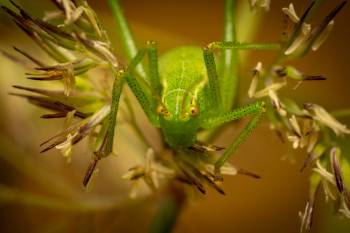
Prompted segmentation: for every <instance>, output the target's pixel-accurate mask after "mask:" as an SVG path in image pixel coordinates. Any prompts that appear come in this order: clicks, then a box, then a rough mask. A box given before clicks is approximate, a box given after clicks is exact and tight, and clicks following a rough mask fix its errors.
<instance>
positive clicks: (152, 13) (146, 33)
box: [0, 0, 350, 233]
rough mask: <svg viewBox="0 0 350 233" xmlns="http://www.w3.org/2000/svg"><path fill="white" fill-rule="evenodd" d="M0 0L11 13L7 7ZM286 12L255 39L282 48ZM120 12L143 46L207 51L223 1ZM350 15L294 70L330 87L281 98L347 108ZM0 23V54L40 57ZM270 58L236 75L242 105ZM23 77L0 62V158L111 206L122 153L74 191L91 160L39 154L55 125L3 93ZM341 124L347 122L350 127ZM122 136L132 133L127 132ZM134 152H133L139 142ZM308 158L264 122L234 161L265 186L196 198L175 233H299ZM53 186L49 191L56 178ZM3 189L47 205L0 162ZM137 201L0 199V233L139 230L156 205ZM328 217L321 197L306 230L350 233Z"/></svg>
mask: <svg viewBox="0 0 350 233" xmlns="http://www.w3.org/2000/svg"><path fill="white" fill-rule="evenodd" d="M0 2H1V3H3V4H6V5H8V3H7V2H6V1H2V0H1V1H0ZM4 2H5V3H4ZM17 2H18V3H20V4H21V5H22V6H23V7H25V8H26V9H28V10H29V11H30V12H32V13H33V14H41V13H40V12H41V10H42V9H43V8H45V9H47V8H52V5H51V4H50V3H49V1H48V0H45V1H44V0H40V1H39V0H36V1H29V0H27V1H26V0H22V1H17ZM335 2H339V1H328V2H327V4H325V6H324V8H322V12H321V13H320V16H322V15H325V13H326V12H328V11H329V10H330V9H331V7H332V6H334V5H335ZM89 3H90V4H91V5H92V6H93V8H94V9H96V11H97V13H98V15H100V17H101V20H102V22H103V24H104V25H105V26H106V28H108V31H109V32H110V34H111V38H113V42H116V47H117V52H119V51H120V50H119V49H118V48H119V47H118V42H117V41H116V39H115V38H116V35H115V34H114V30H113V26H114V23H113V21H112V19H111V15H110V12H109V10H108V8H107V6H106V4H105V2H104V1H101V0H100V1H98V0H95V1H92V0H91V1H89ZM287 4H289V2H288V1H274V0H272V6H271V10H270V12H269V13H268V14H266V15H265V17H264V18H263V20H262V21H261V25H260V27H259V30H258V32H257V36H256V38H255V39H254V41H264V42H266V41H278V40H279V38H280V34H281V30H282V14H281V8H282V7H283V6H287ZM294 4H295V6H296V10H297V12H301V10H302V9H305V8H306V7H307V4H308V1H301V0H300V1H294ZM122 5H123V7H124V9H125V14H126V17H127V19H128V20H129V22H130V24H131V28H132V30H133V32H134V35H135V38H136V40H137V43H138V44H139V45H142V43H144V42H145V41H147V40H150V39H153V40H156V41H158V44H159V47H160V51H161V52H163V51H166V50H167V49H170V48H173V47H176V46H181V45H186V44H195V45H200V46H203V45H206V44H207V43H209V42H212V41H218V40H220V38H221V34H222V23H223V19H222V15H223V14H222V12H223V4H222V1H209V0H206V1H199V0H197V1H195V0H187V1H185V0H177V1H169V0H166V1H165V0H148V1H134V0H128V1H126V0H124V1H122ZM349 9H350V8H349V5H348V6H346V7H345V9H343V11H342V12H341V13H340V14H339V16H338V17H337V18H336V21H335V27H334V30H333V32H332V34H331V36H330V38H329V39H328V40H327V41H326V43H325V44H324V45H323V46H322V47H321V48H320V50H319V51H317V52H316V53H311V54H309V55H307V56H306V57H305V58H303V59H301V60H298V61H295V62H293V63H292V64H295V65H296V66H297V67H298V69H300V70H302V71H304V72H305V73H310V74H322V75H324V76H326V77H327V78H328V80H327V81H324V82H317V83H316V82H312V83H304V84H303V85H301V86H300V87H299V88H298V89H296V90H293V86H294V84H293V83H292V84H291V85H290V87H289V90H288V91H286V93H285V95H286V96H291V97H293V98H295V99H296V100H298V101H299V102H300V103H303V102H315V103H320V104H322V105H323V106H325V107H326V108H327V109H329V110H335V109H337V108H345V107H348V106H349V97H350V95H349V87H350V86H349V85H350V77H349V66H350V43H349V39H350V27H349V20H350V10H349ZM322 13H323V14H322ZM0 19H1V21H0V30H1V35H0V48H1V49H3V50H6V51H11V49H10V46H11V45H16V46H20V47H22V48H26V49H27V50H28V51H32V52H33V53H34V54H38V55H40V53H39V52H38V51H39V50H38V48H37V47H34V46H33V44H32V43H31V42H30V40H28V39H27V38H26V37H25V35H24V34H23V33H21V32H20V31H19V30H18V29H17V28H16V27H15V25H14V24H13V23H12V22H11V21H10V20H9V18H8V17H6V16H5V15H4V14H3V13H0ZM240 26H242V25H240ZM243 26H244V25H243ZM272 58H273V55H272V54H271V53H266V52H264V53H253V54H251V56H249V59H248V61H247V64H246V67H249V68H246V69H244V70H243V71H242V74H243V75H242V76H243V77H247V79H246V80H244V79H243V80H242V86H241V89H240V92H241V99H244V98H245V95H246V91H247V87H248V85H249V80H250V76H249V74H250V68H251V67H253V66H254V65H255V64H256V62H257V61H263V63H265V64H268V62H269V61H271V59H272ZM24 72H25V70H23V69H21V68H20V67H19V66H18V65H16V64H13V63H11V62H9V61H7V60H6V59H4V58H0V77H1V78H0V85H1V86H0V87H1V88H0V136H1V137H0V139H1V140H0V144H1V146H0V149H1V150H0V153H1V154H4V155H5V154H6V155H12V154H19V155H20V156H27V157H30V158H32V159H33V160H31V164H33V167H34V168H36V169H35V170H33V171H32V172H33V173H36V172H38V173H40V169H44V170H47V171H48V172H49V173H50V174H51V175H53V176H58V178H57V177H56V178H57V179H62V180H63V182H64V183H66V184H67V185H69V186H70V187H73V189H74V190H75V191H76V192H77V193H80V196H79V198H80V199H84V198H85V197H94V198H97V199H100V200H104V199H106V200H109V199H111V198H119V197H120V199H122V198H123V197H125V196H126V195H127V192H128V186H127V183H126V182H125V181H123V180H120V175H121V174H123V173H124V172H125V171H126V169H127V165H125V163H128V162H124V161H125V159H126V158H125V157H127V156H129V154H126V153H124V154H123V150H122V152H121V153H120V154H119V157H118V158H109V159H106V160H104V161H102V162H101V166H100V168H101V169H100V175H99V177H98V179H97V181H96V185H95V188H94V190H93V191H92V192H91V193H88V194H86V193H84V192H83V191H82V190H81V184H80V181H81V177H82V174H83V172H84V170H85V168H86V166H87V161H88V156H86V151H85V150H84V145H81V146H79V148H80V149H77V150H76V151H75V156H74V158H73V161H72V164H71V165H67V164H66V163H65V162H64V161H63V159H62V158H61V156H59V154H58V152H56V151H55V152H50V153H48V154H45V155H41V154H39V153H38V151H39V147H38V145H39V144H40V142H42V141H43V140H44V139H45V138H47V137H48V136H50V135H53V134H54V133H55V132H57V130H58V129H60V127H61V122H58V121H49V122H48V121H44V120H41V119H39V116H40V114H41V113H42V112H43V111H42V110H41V109H37V108H35V107H33V106H30V105H28V104H27V103H26V101H23V100H22V99H18V98H15V97H11V96H9V95H8V92H10V91H11V90H12V89H11V85H13V84H18V83H20V84H22V85H29V86H30V85H33V83H32V82H30V81H28V80H25V78H24V74H23V73H24ZM140 121H144V117H142V116H140ZM344 122H346V120H344ZM347 123H348V124H349V123H350V121H349V119H348V121H347ZM124 133H125V134H126V135H127V134H128V131H127V129H126V130H125V132H124ZM235 134H236V132H232V130H231V129H228V130H227V131H226V132H225V134H224V135H223V136H222V137H221V138H219V140H218V141H219V142H220V143H221V144H226V143H228V142H227V141H226V140H225V139H227V138H230V137H232V135H235ZM123 135H124V134H123ZM121 140H123V139H121ZM130 140H134V139H132V138H131V139H130ZM126 141H128V140H126ZM121 144H122V143H121ZM129 146H130V145H129ZM131 146H132V147H135V148H136V147H138V145H137V144H134V145H131ZM121 147H123V146H122V145H121ZM125 147H127V146H125ZM136 149H137V148H136ZM141 150H142V149H141ZM125 151H127V150H125ZM288 153H294V155H295V158H296V161H295V164H290V163H289V162H286V161H281V158H282V157H283V156H284V155H286V154H288ZM345 156H350V155H345ZM304 158H305V154H304V153H303V152H302V151H291V150H290V148H288V146H287V145H285V144H282V143H281V142H280V141H279V140H278V139H277V137H276V135H275V134H274V133H273V132H271V131H270V130H269V128H268V125H267V124H266V123H265V124H263V125H262V126H261V127H259V129H258V130H257V132H256V133H254V135H253V136H252V137H250V139H249V140H248V142H246V143H245V144H244V145H243V146H242V147H241V148H240V149H239V151H238V153H237V154H236V155H235V156H234V158H233V159H232V162H233V163H234V164H238V165H239V166H241V167H244V168H249V169H250V170H253V171H256V172H257V173H258V174H260V175H261V176H262V177H263V179H261V180H259V181H256V180H252V179H249V178H246V177H240V176H237V177H227V178H226V180H225V184H224V186H223V187H224V189H225V190H226V193H227V195H226V196H225V197H223V196H220V195H218V194H217V193H216V192H214V191H209V193H208V194H207V195H206V196H200V195H199V196H198V197H199V198H195V201H193V203H191V204H190V205H189V206H187V207H186V208H185V210H184V211H183V213H182V214H181V216H180V218H179V221H178V225H177V227H176V229H175V232H178V233H180V232H181V233H184V232H203V233H204V232H208V233H209V232H242V233H253V232H269V233H273V232H276V233H277V232H286V233H287V232H291V233H294V232H298V231H299V219H298V211H300V210H303V208H304V205H305V203H306V200H307V197H308V181H307V176H308V173H309V171H306V172H304V173H300V172H299V168H300V166H301V164H302V162H303V159H304ZM20 161H22V160H20ZM20 161H19V163H20ZM23 161H26V160H25V159H24V160H23ZM33 161H34V162H33ZM23 163H24V162H23ZM132 163H133V162H130V164H132ZM49 179H52V180H50V181H51V182H52V183H53V184H55V182H56V181H55V180H54V177H50V178H49ZM0 183H3V184H7V185H8V186H11V187H15V188H17V189H19V190H28V191H31V192H34V193H39V194H42V195H44V196H48V197H51V194H50V189H49V188H46V187H45V186H41V185H38V184H36V183H35V182H34V181H33V180H32V179H30V178H28V175H27V174H24V173H23V172H20V171H18V169H16V168H15V166H13V165H10V164H9V163H8V162H5V160H4V159H2V158H1V157H0ZM0 190H1V189H0ZM0 196H2V195H1V191H0ZM140 202H141V203H139V202H137V203H134V204H132V205H126V207H120V208H118V209H117V210H115V211H113V212H109V213H89V214H86V213H71V212H57V211H54V210H45V209H33V208H30V207H23V205H19V204H6V203H5V202H4V203H2V202H1V201H0V231H1V232H55V231H54V230H55V229H56V230H57V231H56V232H145V231H146V228H147V224H148V222H149V220H150V217H151V215H152V213H153V210H154V209H153V206H154V205H153V203H152V202H147V203H144V202H142V201H140ZM12 203H16V201H14V202H12ZM331 213H332V206H331V205H325V204H324V197H320V198H319V200H318V202H317V207H316V214H315V221H314V226H313V230H312V232H320V233H326V232H327V233H328V232H329V233H331V232H349V230H350V223H349V222H346V221H344V220H339V219H338V218H335V217H333V216H332V215H331ZM60 227H61V228H60Z"/></svg>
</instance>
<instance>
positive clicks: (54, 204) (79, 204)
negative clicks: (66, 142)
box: [0, 184, 133, 212]
mask: <svg viewBox="0 0 350 233" xmlns="http://www.w3.org/2000/svg"><path fill="white" fill-rule="evenodd" d="M0 203H8V204H9V203H13V204H17V205H18V204H20V205H23V206H27V207H32V208H41V209H47V210H54V211H62V212H98V211H109V210H113V209H118V208H122V207H123V206H128V205H131V204H132V203H133V202H132V201H130V200H129V198H127V197H126V198H119V199H108V200H101V199H100V198H99V199H92V198H90V199H81V198H72V199H60V198H55V197H49V196H44V195H40V194H35V193H32V192H28V191H24V190H18V189H15V188H12V187H7V186H4V185H1V184H0Z"/></svg>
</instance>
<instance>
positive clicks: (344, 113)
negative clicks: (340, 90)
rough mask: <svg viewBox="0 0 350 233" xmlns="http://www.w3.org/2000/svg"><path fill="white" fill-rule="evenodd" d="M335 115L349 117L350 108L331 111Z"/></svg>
mask: <svg viewBox="0 0 350 233" xmlns="http://www.w3.org/2000/svg"><path fill="white" fill-rule="evenodd" d="M331 114H332V115H333V116H334V117H349V116H350V109H341V110H336V111H333V112H332V113H331Z"/></svg>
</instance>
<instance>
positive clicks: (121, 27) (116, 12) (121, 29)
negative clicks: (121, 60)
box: [108, 0, 146, 77]
mask: <svg viewBox="0 0 350 233" xmlns="http://www.w3.org/2000/svg"><path fill="white" fill-rule="evenodd" d="M108 3H109V6H110V8H111V10H112V13H113V16H114V19H115V22H116V23H117V29H118V36H119V42H120V43H121V45H122V48H123V50H124V53H125V55H126V58H127V61H128V62H130V61H131V60H132V59H133V58H134V57H135V56H136V54H137V47H136V45H135V41H134V39H133V36H132V34H131V31H130V29H129V25H128V23H127V21H126V19H125V17H124V14H123V11H122V8H121V7H120V4H119V0H108ZM136 71H137V73H138V74H139V75H140V76H141V77H145V76H146V74H145V71H144V69H143V66H142V65H141V64H140V65H138V66H137V67H136Z"/></svg>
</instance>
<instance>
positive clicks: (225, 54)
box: [105, 0, 280, 173]
mask: <svg viewBox="0 0 350 233" xmlns="http://www.w3.org/2000/svg"><path fill="white" fill-rule="evenodd" d="M109 3H110V5H111V7H112V11H113V14H114V16H115V18H116V22H117V25H118V30H119V36H120V40H121V41H122V46H123V48H124V51H125V54H126V57H127V60H128V66H127V69H126V70H123V69H121V70H119V71H118V72H116V81H115V83H114V87H113V96H112V103H111V109H112V110H111V114H110V123H109V130H108V132H107V134H108V135H107V137H106V138H107V140H106V141H107V143H106V144H107V146H106V149H105V154H108V153H110V152H111V151H112V145H113V137H114V129H115V126H116V120H115V119H116V116H117V109H118V104H119V97H120V95H121V91H122V85H123V83H124V81H123V80H126V83H127V85H128V86H129V87H130V89H131V91H132V92H133V94H134V95H135V97H136V98H137V100H138V102H139V104H140V106H141V107H142V109H143V110H144V112H145V114H146V115H147V117H148V119H149V120H150V122H151V123H152V124H153V125H154V126H155V127H158V128H160V129H161V131H162V133H163V135H164V139H165V142H166V143H167V144H168V146H169V147H171V148H172V149H173V150H174V151H185V150H186V149H188V148H191V146H193V145H194V144H195V143H196V134H197V132H198V130H199V129H211V128H215V127H218V126H221V125H223V124H225V123H227V122H230V121H233V120H236V119H239V118H242V117H244V116H248V115H255V116H254V117H253V118H252V119H251V121H250V122H249V123H248V124H247V125H246V127H245V128H244V130H243V131H242V132H241V133H240V134H239V135H238V137H237V138H236V139H235V140H234V141H233V142H232V143H231V144H230V145H229V146H228V148H227V150H226V151H225V152H224V153H223V154H222V155H221V156H220V158H219V159H218V160H217V161H216V162H215V168H216V173H219V168H220V167H221V166H222V165H223V164H224V163H225V162H226V161H227V160H228V159H229V157H230V156H231V155H232V154H233V153H234V151H235V150H236V149H237V147H238V146H239V145H240V144H241V143H242V142H243V141H245V140H246V139H247V137H248V136H249V135H250V134H251V132H252V131H253V130H254V128H255V127H256V126H257V124H258V122H259V120H260V118H261V116H262V114H263V112H264V109H265V108H264V103H263V102H256V103H254V104H250V105H246V106H243V107H240V108H237V109H233V103H234V102H235V96H236V89H237V78H238V74H237V70H238V69H237V67H238V60H237V58H238V56H237V53H238V50H254V49H255V50H261V49H262V50H265V49H279V48H280V46H279V45H278V44H260V43H258V44H255V43H240V42H238V41H237V40H236V33H235V22H234V17H233V12H234V9H235V2H234V1H233V0H226V1H225V27H224V41H223V42H212V43H210V44H208V45H207V46H205V47H204V48H200V47H194V46H187V47H180V48H176V49H173V50H171V51H169V52H167V53H165V54H164V55H163V56H162V57H161V58H160V59H159V60H158V52H157V45H156V43H155V42H154V41H148V42H147V43H146V46H145V47H143V48H141V49H139V50H137V49H136V46H135V42H134V40H133V38H132V35H131V32H130V29H129V28H128V25H127V22H126V20H125V18H124V16H123V13H122V11H121V8H120V6H119V2H118V1H117V0H109ZM215 51H221V55H219V64H220V65H219V68H220V70H217V67H216V61H215V60H216V58H215V55H214V52H215ZM145 56H147V60H148V64H147V65H148V67H147V68H148V69H146V67H145V66H144V64H143V59H144V57H145ZM146 70H147V72H145V71H146ZM189 156H190V155H189Z"/></svg>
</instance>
